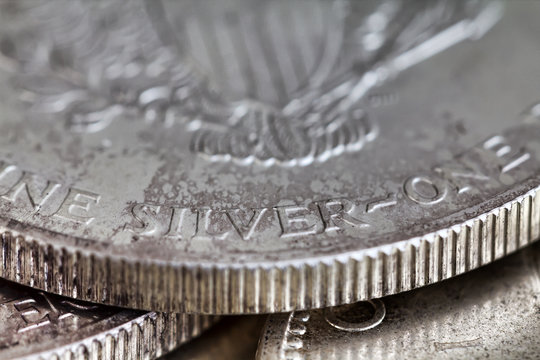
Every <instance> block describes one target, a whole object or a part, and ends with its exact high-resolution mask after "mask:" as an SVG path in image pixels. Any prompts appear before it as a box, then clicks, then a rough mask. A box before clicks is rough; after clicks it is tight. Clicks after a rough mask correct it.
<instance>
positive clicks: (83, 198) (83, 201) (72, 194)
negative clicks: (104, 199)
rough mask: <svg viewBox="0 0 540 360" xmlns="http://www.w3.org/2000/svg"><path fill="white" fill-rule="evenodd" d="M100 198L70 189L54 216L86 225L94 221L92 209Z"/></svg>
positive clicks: (87, 192)
mask: <svg viewBox="0 0 540 360" xmlns="http://www.w3.org/2000/svg"><path fill="white" fill-rule="evenodd" d="M100 198H101V196H100V195H98V194H96V193H93V192H90V191H86V190H81V189H76V188H70V189H69V192H68V195H67V196H66V198H65V200H64V202H63V203H62V205H60V209H59V210H58V211H57V212H56V213H55V214H54V216H56V217H60V218H63V219H68V220H72V221H75V222H78V223H82V224H86V225H88V224H90V222H92V220H94V216H93V215H92V207H93V206H94V205H96V204H98V203H99V200H100Z"/></svg>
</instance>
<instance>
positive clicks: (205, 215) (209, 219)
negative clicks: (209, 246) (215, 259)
mask: <svg viewBox="0 0 540 360" xmlns="http://www.w3.org/2000/svg"><path fill="white" fill-rule="evenodd" d="M228 219H229V218H228V217H227V216H226V215H225V213H224V212H222V211H216V210H212V209H201V210H199V211H198V219H197V231H196V233H195V236H194V237H195V238H201V239H210V238H217V239H220V240H224V239H225V238H227V236H229V233H230V232H231V229H232V225H231V223H230V222H229V221H228ZM227 228H229V229H227Z"/></svg>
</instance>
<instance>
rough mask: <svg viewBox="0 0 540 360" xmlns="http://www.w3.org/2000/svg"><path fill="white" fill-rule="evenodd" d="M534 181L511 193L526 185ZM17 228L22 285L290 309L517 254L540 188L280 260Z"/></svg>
mask: <svg viewBox="0 0 540 360" xmlns="http://www.w3.org/2000/svg"><path fill="white" fill-rule="evenodd" d="M530 180H531V181H532V180H534V182H535V183H537V180H538V179H536V176H534V177H532V179H530ZM531 181H529V182H528V183H527V182H525V183H524V184H522V185H521V186H520V187H519V188H518V189H514V191H513V192H512V194H516V193H519V189H523V188H530V187H531V184H530V182H531ZM502 195H504V194H499V195H498V196H502ZM498 196H496V197H498ZM18 226H19V227H20V226H21V225H17V223H16V222H15V221H10V222H8V223H7V225H2V226H0V233H1V236H0V239H1V242H2V244H1V245H2V246H1V252H0V277H4V278H6V279H9V280H13V281H16V282H18V283H21V284H24V285H28V286H31V287H35V288H39V289H42V290H44V291H48V292H53V293H56V294H59V295H64V296H69V297H73V298H77V299H82V300H86V301H92V302H99V303H104V304H110V305H115V306H125V307H131V308H136V309H146V310H154V311H173V312H186V313H202V314H247V313H274V312H288V311H293V310H301V309H312V308H322V307H327V306H336V305H341V304H347V303H354V302H357V301H363V300H369V299H372V298H378V297H382V296H386V295H392V294H396V293H399V292H403V291H408V290H411V289H414V288H418V287H421V286H425V285H428V284H431V283H435V282H438V281H441V280H445V279H448V278H450V277H453V276H456V275H459V274H462V273H464V272H466V271H469V270H472V269H475V268H477V267H479V266H482V265H485V264H488V263H490V262H492V261H494V260H496V259H498V258H501V257H503V256H505V255H507V254H509V253H512V252H514V251H515V250H518V249H519V248H522V247H524V246H526V245H527V244H530V243H531V242H532V241H533V240H536V239H538V238H540V186H538V184H536V185H534V186H533V189H532V190H529V191H528V192H526V193H525V194H523V195H520V196H515V197H514V199H513V200H511V201H509V202H507V203H505V204H503V205H502V206H497V207H495V208H494V209H492V210H490V211H487V212H485V213H483V214H481V215H479V216H476V217H474V218H472V219H469V220H467V221H464V222H461V223H459V224H456V225H453V226H450V227H448V228H445V229H442V230H439V231H436V232H432V233H429V234H427V235H424V236H419V237H414V238H411V239H408V240H404V241H401V242H397V243H394V244H391V245H388V246H385V247H377V248H372V249H367V250H361V251H354V252H349V253H344V254H339V255H328V256H326V257H321V258H311V259H301V260H291V261H283V262H276V263H258V264H249V263H247V264H228V265H219V264H201V263H183V264H171V263H166V262H159V261H140V260H138V261H135V260H133V259H128V258H122V257H118V256H103V255H102V254H99V253H97V252H92V251H90V250H88V251H85V250H83V249H84V246H79V245H80V244H81V243H80V242H75V243H78V244H79V245H78V247H64V246H58V245H52V244H48V243H46V242H45V241H43V238H42V237H41V236H39V233H37V232H35V231H33V230H35V228H29V227H25V228H23V229H17V227H18ZM45 233H46V234H49V235H48V236H51V235H50V232H47V231H46V232H45ZM36 234H37V236H36ZM53 235H54V234H53ZM57 235H58V236H60V234H57ZM74 240H75V241H77V240H79V241H83V239H76V238H75V239H74ZM82 244H83V245H84V243H82ZM104 246H105V245H104Z"/></svg>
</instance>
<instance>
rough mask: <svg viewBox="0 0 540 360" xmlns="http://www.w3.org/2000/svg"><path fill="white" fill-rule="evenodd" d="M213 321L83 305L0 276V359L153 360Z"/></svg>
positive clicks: (195, 334) (180, 315) (206, 318)
mask: <svg viewBox="0 0 540 360" xmlns="http://www.w3.org/2000/svg"><path fill="white" fill-rule="evenodd" d="M213 322H215V318H212V317H208V316H199V315H186V314H165V313H160V314H158V313H154V312H143V311H134V310H125V309H120V308H115V307H108V306H102V305H96V304H91V303H85V302H81V301H77V300H73V299H69V298H64V297H60V296H57V295H52V294H47V293H44V292H42V291H39V290H35V289H31V288H28V287H25V286H22V285H19V284H15V283H12V282H9V281H6V280H0V359H13V360H14V359H36V360H37V359H42V360H49V359H50V360H53V359H54V360H59V359H73V360H78V359H81V360H82V359H95V360H98V359H103V360H105V359H111V360H112V359H143V358H144V359H155V358H157V357H159V356H161V355H163V354H166V353H168V352H169V351H172V350H173V349H175V348H176V347H178V346H179V345H180V344H182V343H184V342H186V341H188V340H190V339H192V338H193V337H195V336H197V335H199V334H200V333H201V332H202V331H203V330H205V329H206V328H208V327H209V326H210V325H211V324H212V323H213Z"/></svg>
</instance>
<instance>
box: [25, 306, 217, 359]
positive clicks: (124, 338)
mask: <svg viewBox="0 0 540 360" xmlns="http://www.w3.org/2000/svg"><path fill="white" fill-rule="evenodd" d="M215 319H216V318H215V317H211V316H199V315H189V314H167V313H155V312H148V313H145V314H142V315H141V316H139V317H137V318H135V319H133V320H130V321H128V322H126V323H125V324H122V325H119V326H117V327H114V328H112V329H110V330H106V331H103V332H101V333H99V334H96V335H93V336H89V337H87V338H85V339H82V340H80V341H76V342H73V343H71V344H68V345H65V346H61V347H59V348H58V349H53V350H48V351H44V352H41V353H37V354H32V355H29V356H27V357H22V358H21V359H43V360H61V359H72V360H86V359H96V360H113V359H142V358H144V359H156V358H158V357H160V356H162V355H165V354H166V353H168V352H170V351H172V350H174V349H175V348H176V347H178V346H179V345H180V344H182V343H185V342H187V341H189V340H190V339H192V338H194V337H196V336H198V335H199V334H200V333H201V332H203V331H204V330H205V329H207V328H208V327H210V325H211V324H212V323H213V322H214V321H215Z"/></svg>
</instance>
